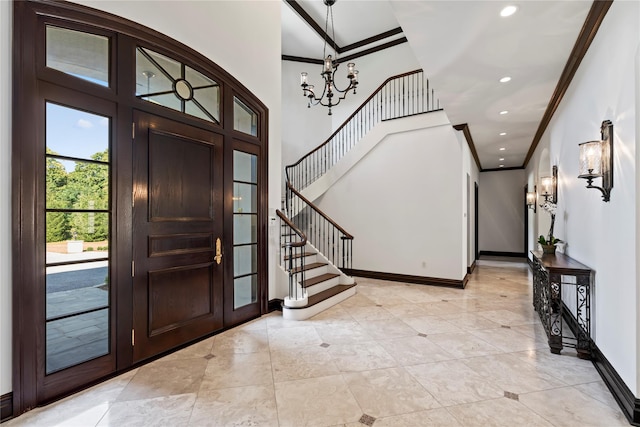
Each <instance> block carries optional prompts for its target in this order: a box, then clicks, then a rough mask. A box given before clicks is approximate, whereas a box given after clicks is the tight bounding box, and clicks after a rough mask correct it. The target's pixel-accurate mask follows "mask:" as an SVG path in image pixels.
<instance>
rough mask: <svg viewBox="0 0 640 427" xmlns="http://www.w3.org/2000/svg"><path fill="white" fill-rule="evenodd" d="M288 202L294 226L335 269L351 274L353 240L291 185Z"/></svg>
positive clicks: (288, 190) (289, 186)
mask: <svg viewBox="0 0 640 427" xmlns="http://www.w3.org/2000/svg"><path fill="white" fill-rule="evenodd" d="M287 200H289V207H288V211H287V212H288V213H289V215H290V218H291V222H293V223H294V224H295V226H296V227H297V228H298V229H299V230H300V231H301V232H302V233H303V234H304V235H305V236H307V237H308V239H309V242H310V243H311V244H312V245H313V246H314V247H315V248H316V249H317V250H318V251H319V252H321V253H322V254H323V255H324V256H325V257H326V258H327V259H328V260H329V261H330V262H331V263H332V264H333V265H335V266H336V267H338V268H339V269H341V270H350V269H351V268H352V267H353V266H352V262H353V257H352V252H353V236H352V235H351V234H349V233H348V232H347V231H346V230H345V229H344V228H342V227H341V226H340V225H338V223H336V222H335V221H334V220H333V219H331V218H330V217H329V216H328V215H327V214H325V213H324V212H322V211H321V210H320V209H318V207H317V206H315V205H313V204H312V203H311V202H310V201H309V200H307V199H306V198H305V197H304V196H303V195H302V194H300V192H298V191H297V190H296V189H295V188H293V187H292V186H291V185H290V184H287Z"/></svg>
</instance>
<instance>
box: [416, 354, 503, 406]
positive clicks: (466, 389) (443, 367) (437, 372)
mask: <svg viewBox="0 0 640 427" xmlns="http://www.w3.org/2000/svg"><path fill="white" fill-rule="evenodd" d="M405 369H406V370H407V372H409V373H410V374H411V375H412V376H413V377H414V378H415V379H416V380H418V382H420V384H422V386H423V387H424V388H426V389H427V391H428V392H429V393H431V395H432V396H433V397H435V398H436V400H437V401H438V403H440V404H441V405H442V406H452V405H458V404H460V403H469V402H476V401H479V400H486V399H495V398H499V397H501V396H504V390H502V389H501V388H500V387H498V386H496V385H495V384H492V383H490V382H488V381H487V380H486V378H484V377H483V376H482V375H480V374H478V373H476V372H474V371H473V370H472V369H470V368H468V367H467V366H466V365H465V364H464V363H463V362H461V361H458V360H451V361H445V362H436V363H427V364H424V365H414V366H406V367H405Z"/></svg>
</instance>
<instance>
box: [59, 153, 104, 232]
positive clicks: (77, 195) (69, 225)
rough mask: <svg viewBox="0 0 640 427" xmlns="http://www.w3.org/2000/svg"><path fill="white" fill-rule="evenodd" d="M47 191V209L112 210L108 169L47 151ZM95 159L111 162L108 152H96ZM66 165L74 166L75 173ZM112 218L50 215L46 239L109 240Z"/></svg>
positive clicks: (79, 214)
mask: <svg viewBox="0 0 640 427" xmlns="http://www.w3.org/2000/svg"><path fill="white" fill-rule="evenodd" d="M47 154H48V156H47V158H46V162H47V165H46V168H47V175H46V188H47V200H46V205H47V209H88V210H106V209H108V208H109V166H108V165H106V164H98V163H90V162H82V161H77V162H72V161H69V160H60V159H57V158H55V157H51V156H55V155H56V154H57V153H55V152H53V151H51V150H50V149H48V148H47ZM91 159H92V160H96V161H103V162H108V161H109V153H108V150H104V151H102V152H98V153H95V154H93V155H92V156H91ZM65 164H75V168H73V170H71V171H68V169H70V168H69V167H65ZM108 234H109V215H108V214H107V213H100V212H87V213H85V212H51V211H50V212H48V213H47V225H46V238H47V243H49V242H60V241H63V240H70V239H73V240H76V239H77V240H84V241H86V242H98V241H103V240H107V239H108Z"/></svg>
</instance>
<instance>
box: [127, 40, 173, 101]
mask: <svg viewBox="0 0 640 427" xmlns="http://www.w3.org/2000/svg"><path fill="white" fill-rule="evenodd" d="M144 54H146V55H148V56H149V58H147V57H146V56H145V55H144ZM141 57H142V58H145V61H146V62H141V63H138V59H139V58H141ZM149 65H152V66H153V68H152V69H151V71H153V72H154V73H156V74H157V75H159V74H162V75H163V76H164V77H166V78H167V79H170V80H171V81H172V82H173V81H174V80H177V79H179V78H181V77H182V64H180V62H178V61H175V60H173V59H171V58H168V57H166V56H164V55H161V54H159V53H158V52H154V51H152V50H149V49H145V48H142V47H139V48H138V49H137V51H136V76H137V77H136V83H137V82H139V81H140V80H139V79H140V78H142V80H144V81H145V83H146V78H145V76H144V75H143V74H142V73H143V71H144V69H143V68H140V66H142V67H145V66H147V67H148V66H149ZM136 86H138V85H137V84H136ZM147 93H149V92H147Z"/></svg>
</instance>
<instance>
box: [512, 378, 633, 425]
mask: <svg viewBox="0 0 640 427" xmlns="http://www.w3.org/2000/svg"><path fill="white" fill-rule="evenodd" d="M520 402H522V403H523V404H524V405H525V406H527V407H528V408H530V409H531V410H533V411H535V412H536V413H538V414H539V415H541V416H542V417H544V418H545V419H547V420H548V421H550V422H551V423H553V425H555V426H567V427H570V426H607V427H613V426H628V425H629V422H628V421H627V419H626V418H625V417H624V415H622V413H621V412H620V410H619V409H617V408H616V409H617V410H616V409H614V408H611V407H609V406H608V405H606V404H604V403H602V402H600V401H598V400H596V399H593V398H591V397H589V396H587V395H586V394H584V393H582V392H580V391H579V390H576V389H575V388H573V387H565V388H559V389H555V390H547V391H538V392H534V393H527V394H522V395H520Z"/></svg>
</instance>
